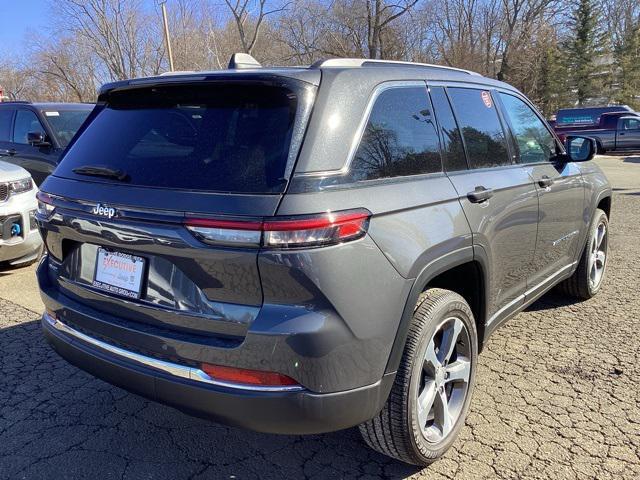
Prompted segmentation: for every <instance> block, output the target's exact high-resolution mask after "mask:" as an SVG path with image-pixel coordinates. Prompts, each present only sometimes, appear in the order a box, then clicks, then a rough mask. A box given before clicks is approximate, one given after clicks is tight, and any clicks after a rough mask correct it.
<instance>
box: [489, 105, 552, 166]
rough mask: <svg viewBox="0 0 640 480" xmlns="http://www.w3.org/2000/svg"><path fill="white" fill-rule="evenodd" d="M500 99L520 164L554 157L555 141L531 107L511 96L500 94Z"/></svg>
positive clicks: (544, 160) (545, 160)
mask: <svg viewBox="0 0 640 480" xmlns="http://www.w3.org/2000/svg"><path fill="white" fill-rule="evenodd" d="M500 98H501V99H502V103H503V105H504V110H505V112H506V114H507V117H508V118H509V122H510V123H511V128H512V129H513V134H514V136H515V137H516V144H517V146H518V154H519V158H520V162H521V163H537V162H547V161H549V160H550V159H551V158H552V157H554V156H555V155H556V141H555V140H554V138H553V135H551V133H549V130H548V129H547V127H545V125H544V123H542V120H540V118H539V117H538V116H537V115H536V114H535V112H534V111H533V110H532V109H531V107H529V105H527V104H526V103H525V102H523V101H522V100H520V99H519V98H517V97H514V96H513V95H509V94H506V93H500Z"/></svg>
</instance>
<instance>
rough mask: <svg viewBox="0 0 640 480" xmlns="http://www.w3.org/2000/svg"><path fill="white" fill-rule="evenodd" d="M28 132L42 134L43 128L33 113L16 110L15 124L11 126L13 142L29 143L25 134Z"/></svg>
mask: <svg viewBox="0 0 640 480" xmlns="http://www.w3.org/2000/svg"><path fill="white" fill-rule="evenodd" d="M29 132H40V133H43V134H44V128H42V124H41V123H40V120H38V117H37V116H36V114H35V113H33V112H32V111H31V110H18V112H17V113H16V123H15V125H14V126H13V141H14V142H16V143H23V144H27V143H29V142H28V141H27V134H28V133H29Z"/></svg>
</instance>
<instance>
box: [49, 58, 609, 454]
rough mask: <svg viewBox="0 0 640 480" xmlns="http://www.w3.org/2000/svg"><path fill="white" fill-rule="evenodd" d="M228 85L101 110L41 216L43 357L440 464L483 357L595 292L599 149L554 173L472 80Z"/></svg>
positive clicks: (209, 406) (247, 76) (402, 69)
mask: <svg viewBox="0 0 640 480" xmlns="http://www.w3.org/2000/svg"><path fill="white" fill-rule="evenodd" d="M241 62H242V63H241ZM231 67H233V68H232V69H229V70H225V71H217V72H199V73H192V74H189V73H183V74H180V75H172V76H160V77H153V78H146V79H138V80H131V81H122V82H118V83H113V84H109V85H106V86H104V87H103V88H102V90H101V92H100V96H99V100H98V105H97V107H96V109H95V110H94V112H93V113H92V114H91V116H90V118H89V120H88V121H87V123H86V124H85V125H84V126H83V128H82V129H81V131H80V133H79V134H78V136H77V137H76V139H75V140H74V141H73V142H72V143H71V145H70V146H69V148H68V150H67V152H66V154H65V156H64V158H63V160H62V161H61V163H60V165H59V166H58V168H57V169H56V171H55V172H54V174H53V175H51V176H50V177H49V178H48V179H47V180H46V181H45V182H44V184H43V185H42V189H41V192H40V193H39V200H40V202H39V213H38V215H37V218H38V222H39V225H40V229H41V233H42V236H43V238H44V241H45V244H46V249H47V254H46V255H45V256H44V258H43V260H42V262H41V263H40V265H39V268H38V281H39V285H40V290H41V293H42V298H43V301H44V303H45V305H46V312H45V314H44V316H43V319H42V326H43V329H44V334H45V336H46V338H47V339H48V341H49V342H50V343H51V345H52V346H53V347H54V348H55V349H56V350H57V351H58V352H59V353H60V355H62V356H63V357H64V358H66V359H67V360H68V361H70V362H71V363H73V364H75V365H77V366H78V367H80V368H82V369H85V370H87V371H89V372H91V373H93V374H94V375H96V376H98V377H100V378H103V379H106V380H107V381H109V382H112V383H114V384H116V385H120V386H122V387H124V388H127V389H129V390H131V391H133V392H136V393H139V394H141V395H144V396H146V397H149V398H151V399H154V400H157V401H160V402H163V403H166V404H169V405H172V406H174V407H177V408H179V409H181V410H184V411H187V412H190V413H194V414H198V415H205V416H208V417H210V418H213V419H215V420H217V421H220V422H225V423H228V424H232V425H238V426H241V427H246V428H251V429H255V430H259V431H263V432H277V433H291V434H304V433H320V432H328V431H333V430H338V429H343V428H347V427H351V426H354V425H360V431H361V433H362V435H363V437H364V439H365V440H366V442H367V443H368V444H369V445H370V446H372V447H373V448H375V449H376V450H378V451H380V452H383V453H385V454H387V455H390V456H392V457H394V458H397V459H400V460H403V461H405V462H410V463H415V464H420V465H422V464H426V463H429V462H431V461H433V460H434V459H436V458H438V457H439V456H441V455H442V454H443V453H444V452H445V451H446V449H447V448H449V446H451V444H452V443H453V441H454V440H455V438H456V435H457V433H458V432H459V431H460V429H461V428H462V425H463V424H464V419H465V416H466V414H467V411H468V409H469V403H470V399H471V393H472V391H473V387H474V383H475V375H476V368H477V361H478V353H479V352H480V350H481V349H482V347H483V345H484V344H485V343H486V341H487V339H488V338H489V336H490V334H491V333H492V332H493V331H494V330H495V329H496V328H498V326H500V325H501V324H503V323H504V322H505V321H506V320H507V319H508V318H510V317H512V316H513V315H515V314H516V313H517V312H519V311H521V310H522V309H523V308H525V307H526V306H527V305H530V304H531V303H532V302H534V301H535V300H536V299H537V298H539V297H540V296H541V295H542V294H544V293H545V292H546V291H548V290H549V289H551V288H552V287H554V286H555V285H558V284H561V285H562V288H563V289H564V291H565V292H566V293H567V295H570V296H573V297H578V298H589V297H591V296H593V295H595V294H596V293H597V292H598V290H599V288H600V286H601V285H602V281H603V277H604V274H605V269H606V261H607V246H608V216H609V211H610V205H611V204H610V202H611V188H610V186H609V183H608V181H607V179H606V177H605V176H604V175H603V173H602V171H601V170H600V169H599V168H598V166H597V165H596V164H594V163H593V162H590V161H589V160H590V159H591V158H592V157H593V154H594V150H595V144H594V142H593V141H592V140H591V139H587V138H580V137H576V138H573V139H572V140H571V141H570V142H569V146H570V149H569V150H568V151H565V150H564V148H563V146H562V145H561V144H560V142H558V141H557V139H556V137H555V136H554V135H553V134H552V132H551V130H550V129H549V127H548V126H547V124H546V123H545V121H544V120H543V119H542V117H541V116H540V114H539V113H538V112H537V111H536V110H535V108H534V107H533V106H532V105H531V103H530V102H529V101H528V100H527V99H526V98H525V97H524V96H523V95H522V94H521V93H520V92H518V91H517V90H515V89H514V88H513V87H511V86H509V85H507V84H505V83H501V82H498V81H495V80H491V79H488V78H484V77H482V76H480V75H477V74H474V73H472V72H468V71H464V70H457V69H452V68H446V67H436V66H429V65H418V64H409V63H394V62H385V61H372V60H359V59H333V60H327V61H324V62H320V63H317V64H315V65H313V66H311V67H309V68H260V66H259V64H257V62H255V61H254V60H253V59H252V58H251V57H247V56H239V57H235V58H234V60H233V61H232V64H231ZM245 67H248V68H245ZM105 139H117V141H114V142H106V141H105ZM532 328H535V326H532Z"/></svg>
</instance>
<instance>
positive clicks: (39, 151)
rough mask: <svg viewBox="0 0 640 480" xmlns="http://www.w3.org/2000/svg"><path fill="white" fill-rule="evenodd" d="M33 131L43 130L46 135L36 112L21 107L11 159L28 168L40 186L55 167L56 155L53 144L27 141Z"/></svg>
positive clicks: (14, 129)
mask: <svg viewBox="0 0 640 480" xmlns="http://www.w3.org/2000/svg"><path fill="white" fill-rule="evenodd" d="M31 132H41V133H42V134H44V135H45V136H46V130H45V129H44V127H43V126H42V124H41V123H40V120H38V117H37V116H36V114H35V113H34V112H33V111H31V110H27V109H19V110H18V111H17V112H16V119H15V122H14V127H13V149H14V150H15V154H14V155H13V156H12V157H11V159H10V161H11V163H15V164H17V165H20V166H21V167H22V168H24V169H25V170H27V171H28V172H29V173H30V174H31V176H32V177H33V181H34V182H35V183H36V185H38V186H40V184H41V183H42V182H43V181H44V179H45V178H47V176H48V175H49V174H51V172H53V170H54V169H55V167H56V162H55V157H56V155H55V152H54V147H52V146H34V145H30V144H29V142H28V141H27V135H28V134H29V133H31ZM49 141H50V140H49Z"/></svg>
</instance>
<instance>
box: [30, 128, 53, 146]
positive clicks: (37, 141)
mask: <svg viewBox="0 0 640 480" xmlns="http://www.w3.org/2000/svg"><path fill="white" fill-rule="evenodd" d="M27 142H29V145H33V146H34V147H48V146H49V145H51V144H50V143H49V142H47V138H46V136H45V134H44V133H42V132H29V133H27Z"/></svg>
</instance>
